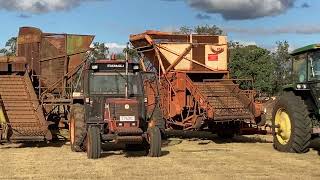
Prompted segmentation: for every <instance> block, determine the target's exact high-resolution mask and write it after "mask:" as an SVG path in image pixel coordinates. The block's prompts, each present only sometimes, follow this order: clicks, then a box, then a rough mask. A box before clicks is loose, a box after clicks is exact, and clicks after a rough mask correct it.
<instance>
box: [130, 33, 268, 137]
mask: <svg viewBox="0 0 320 180" xmlns="http://www.w3.org/2000/svg"><path fill="white" fill-rule="evenodd" d="M130 41H131V44H132V46H133V47H134V48H135V49H136V50H137V51H138V52H139V53H140V54H141V55H142V56H141V57H142V58H141V59H140V64H141V67H142V68H143V69H144V70H145V71H154V72H157V74H158V78H159V79H158V81H159V84H160V97H161V98H160V99H161V101H160V102H161V103H160V104H161V109H162V113H163V115H164V119H165V120H166V127H167V129H174V130H208V131H212V132H214V133H217V134H218V135H219V136H220V137H232V136H233V135H234V134H235V133H238V134H253V133H266V132H265V131H262V130H261V129H260V128H259V127H258V124H263V122H261V108H260V107H261V106H260V104H258V103H255V101H254V96H255V91H254V89H252V81H251V80H245V79H242V80H241V79H230V78H229V70H228V45H227V37H226V36H212V35H180V34H173V33H166V32H159V31H146V32H144V33H142V34H136V35H131V36H130ZM243 87H246V89H244V88H243Z"/></svg>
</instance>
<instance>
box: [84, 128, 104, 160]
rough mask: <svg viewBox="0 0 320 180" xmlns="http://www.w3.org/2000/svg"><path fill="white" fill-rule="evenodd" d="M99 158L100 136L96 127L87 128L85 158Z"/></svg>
mask: <svg viewBox="0 0 320 180" xmlns="http://www.w3.org/2000/svg"><path fill="white" fill-rule="evenodd" d="M100 156H101V136H100V128H99V127H98V126H89V128H88V133H87V157H88V158H89V159H98V158H100Z"/></svg>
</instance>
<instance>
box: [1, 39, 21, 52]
mask: <svg viewBox="0 0 320 180" xmlns="http://www.w3.org/2000/svg"><path fill="white" fill-rule="evenodd" d="M16 51H17V37H12V38H10V39H9V40H8V41H7V42H6V47H5V48H2V49H0V53H2V54H4V55H6V56H15V55H16Z"/></svg>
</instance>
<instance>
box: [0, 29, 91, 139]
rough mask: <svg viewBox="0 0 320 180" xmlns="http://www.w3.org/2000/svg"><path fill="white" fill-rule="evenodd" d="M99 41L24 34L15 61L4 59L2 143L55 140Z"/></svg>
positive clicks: (0, 63)
mask: <svg viewBox="0 0 320 180" xmlns="http://www.w3.org/2000/svg"><path fill="white" fill-rule="evenodd" d="M93 38H94V36H89V35H76V34H57V33H43V32H42V31H41V30H39V29H37V28H32V27H22V28H20V31H19V35H18V40H17V54H16V55H17V56H16V57H0V102H1V104H0V105H1V106H0V107H1V108H0V110H1V111H0V112H1V113H0V122H1V125H0V126H1V127H0V129H1V131H0V133H1V136H0V137H1V139H0V140H1V141H43V140H50V139H52V136H53V135H54V134H52V132H53V131H54V130H56V129H58V127H59V126H60V127H61V126H65V127H66V128H67V122H68V121H67V114H68V112H69V109H70V108H69V105H70V104H71V102H72V92H73V79H74V77H75V74H76V73H77V72H78V70H79V69H80V68H81V67H82V66H83V62H84V56H85V54H86V52H87V51H88V50H89V49H90V48H89V46H90V44H91V43H92V40H93Z"/></svg>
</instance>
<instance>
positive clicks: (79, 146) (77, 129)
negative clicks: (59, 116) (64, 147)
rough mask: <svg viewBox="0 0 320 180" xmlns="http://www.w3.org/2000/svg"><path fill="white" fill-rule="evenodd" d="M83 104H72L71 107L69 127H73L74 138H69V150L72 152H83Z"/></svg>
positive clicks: (84, 126) (84, 133)
mask: <svg viewBox="0 0 320 180" xmlns="http://www.w3.org/2000/svg"><path fill="white" fill-rule="evenodd" d="M84 113H85V112H84V106H83V105H81V104H74V105H73V106H72V109H71V119H70V129H71V128H73V131H71V130H69V131H70V138H71V136H72V135H71V133H72V132H73V133H74V134H73V137H74V140H73V142H72V140H70V145H71V150H72V151H74V152H83V150H84V147H83V145H84V143H83V142H84V138H85V136H86V124H85V118H84Z"/></svg>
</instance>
